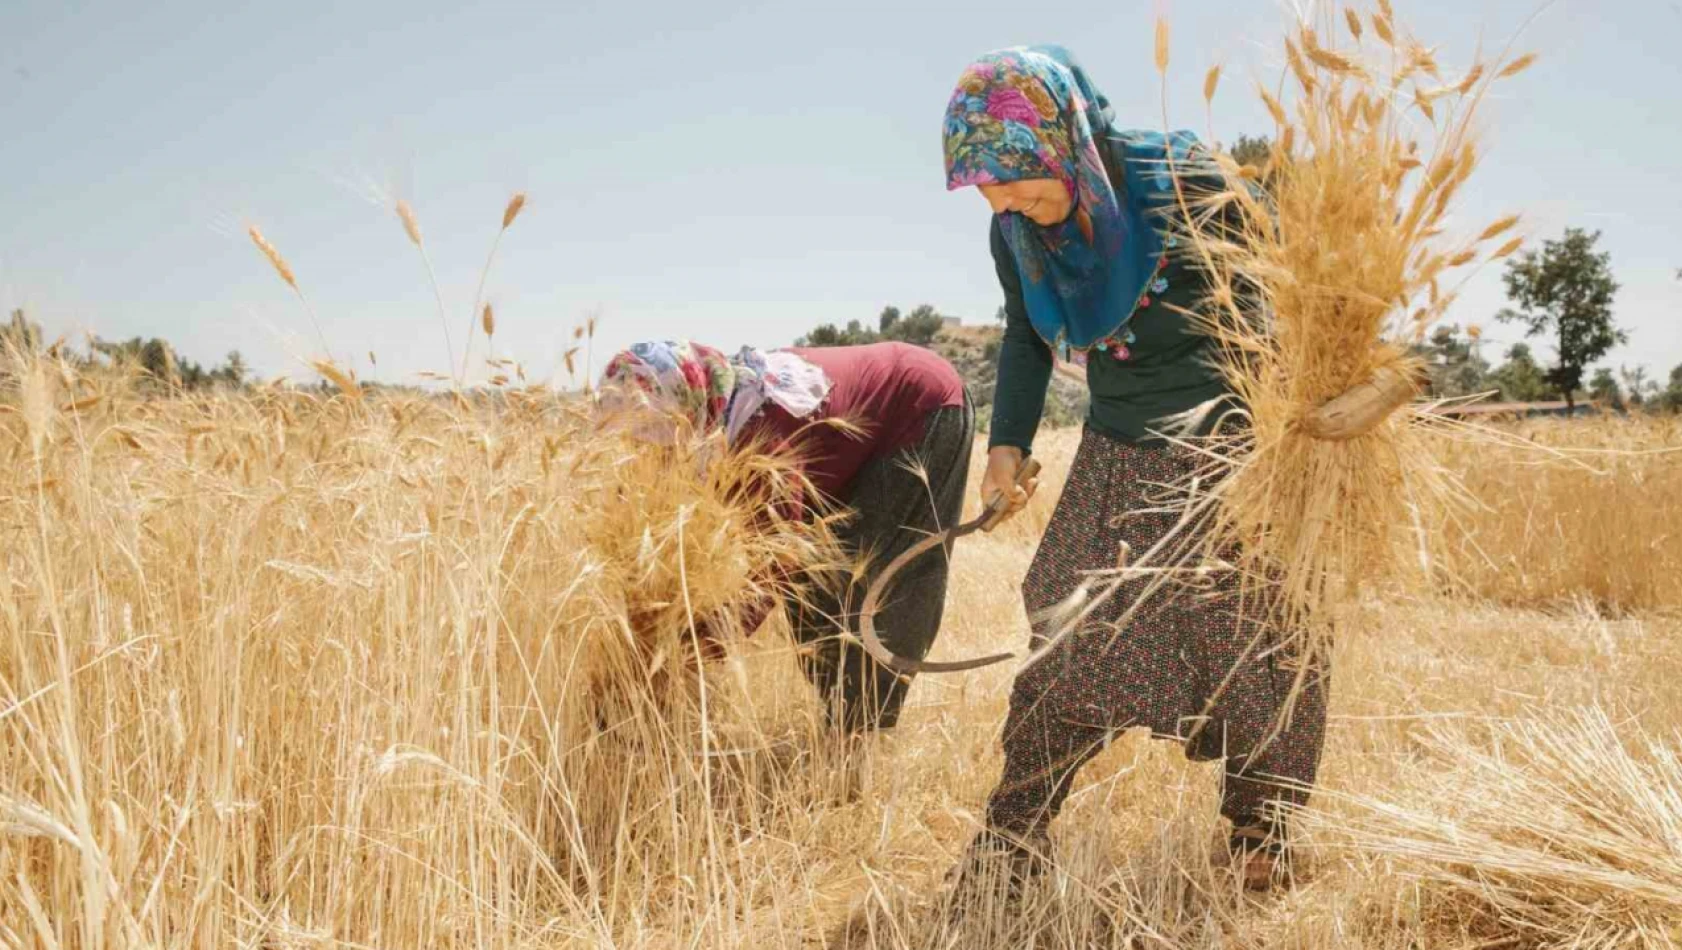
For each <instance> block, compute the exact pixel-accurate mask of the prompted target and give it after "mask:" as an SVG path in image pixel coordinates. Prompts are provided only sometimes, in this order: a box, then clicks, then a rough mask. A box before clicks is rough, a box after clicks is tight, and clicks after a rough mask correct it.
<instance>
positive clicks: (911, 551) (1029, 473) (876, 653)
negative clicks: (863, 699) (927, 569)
mask: <svg viewBox="0 0 1682 950" xmlns="http://www.w3.org/2000/svg"><path fill="white" fill-rule="evenodd" d="M1039 473H1040V463H1039V460H1038V459H1033V458H1029V459H1024V460H1023V462H1022V464H1021V465H1020V466H1018V467H1017V469H1016V484H1017V485H1018V486H1019V487H1022V488H1026V487H1027V484H1028V482H1029V480H1031V479H1032V478H1033V477H1034V476H1036V475H1038V474H1039ZM1009 507H1010V501H1009V499H1007V498H1006V497H1005V495H1004V493H1003V492H1001V493H1000V494H999V495H998V497H996V498H994V499H993V500H992V501H991V502H990V503H988V505H987V509H986V510H985V511H983V512H982V513H981V514H980V515H979V516H978V517H976V518H975V520H973V521H967V522H965V523H963V524H960V525H958V526H957V527H955V528H949V529H947V530H945V531H942V532H941V533H939V534H931V535H929V536H928V537H926V538H924V539H923V540H921V541H918V542H917V543H916V544H914V545H912V546H911V547H910V548H908V549H906V550H905V551H903V552H901V554H900V555H899V556H898V557H896V558H894V559H893V560H891V561H889V562H888V566H887V567H885V568H883V569H882V573H881V574H879V575H877V577H876V580H874V581H872V582H871V584H870V589H869V590H868V591H866V592H865V595H864V604H863V606H861V607H860V608H859V639H860V640H862V641H863V642H864V651H865V652H866V653H868V654H870V656H871V658H872V659H874V660H875V661H876V662H878V663H880V664H882V665H883V666H885V667H887V668H888V669H890V670H893V671H894V672H895V673H901V674H907V673H958V672H962V671H964V670H979V669H981V668H982V667H984V666H992V665H993V664H995V663H1003V662H1004V661H1005V660H1008V659H1011V658H1012V657H1014V656H1015V655H1016V654H1014V653H995V654H992V655H991V656H983V657H977V658H975V659H973V660H948V661H941V660H913V659H911V658H910V657H903V656H900V655H899V654H897V653H895V652H893V651H892V650H889V649H888V648H887V646H886V645H885V644H883V643H882V641H881V639H880V638H879V637H877V636H876V610H877V608H878V607H880V606H881V602H882V595H883V593H885V592H886V591H887V589H888V582H889V581H891V580H893V577H894V575H895V574H897V573H899V571H900V569H901V568H903V567H905V565H907V564H909V563H911V562H912V561H914V560H916V559H917V558H918V557H921V556H922V555H924V554H926V553H928V552H929V551H932V550H934V549H935V548H938V547H945V546H946V545H947V544H949V543H951V542H953V541H955V540H957V539H958V538H961V537H963V536H964V535H966V534H974V533H975V532H977V531H980V530H988V531H991V530H992V529H993V527H994V526H995V525H997V524H998V523H999V521H1000V520H1001V519H1003V518H1004V516H1005V512H1006V510H1007V509H1008V508H1009Z"/></svg>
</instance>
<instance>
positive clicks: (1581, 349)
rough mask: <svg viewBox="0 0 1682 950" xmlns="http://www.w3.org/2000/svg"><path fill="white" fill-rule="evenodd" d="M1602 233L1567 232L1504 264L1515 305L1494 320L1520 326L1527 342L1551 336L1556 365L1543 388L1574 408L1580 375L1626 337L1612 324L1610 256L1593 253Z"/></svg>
mask: <svg viewBox="0 0 1682 950" xmlns="http://www.w3.org/2000/svg"><path fill="white" fill-rule="evenodd" d="M1599 240H1600V232H1599V231H1595V232H1593V233H1590V232H1588V231H1584V230H1582V229H1581V228H1566V229H1565V235H1564V237H1562V238H1560V239H1559V240H1556V241H1547V242H1544V244H1543V247H1542V250H1540V251H1527V252H1525V253H1524V254H1523V255H1521V256H1519V257H1518V258H1516V259H1514V260H1511V261H1508V262H1507V272H1506V275H1505V280H1506V284H1507V296H1508V298H1510V299H1511V300H1512V301H1513V302H1514V303H1515V304H1516V305H1517V307H1516V308H1508V309H1505V310H1502V311H1501V312H1500V313H1498V314H1496V318H1497V319H1499V320H1501V321H1502V322H1505V323H1522V324H1524V325H1525V327H1526V333H1525V335H1526V336H1541V335H1542V334H1544V333H1552V334H1553V335H1554V337H1555V347H1556V349H1557V351H1558V354H1559V356H1558V361H1557V362H1556V363H1555V365H1554V366H1553V367H1552V368H1550V369H1549V370H1547V372H1546V373H1545V374H1544V378H1545V381H1546V383H1547V385H1548V386H1549V387H1550V388H1551V389H1552V390H1553V391H1555V392H1558V393H1559V394H1560V395H1561V396H1563V397H1564V399H1565V402H1566V405H1567V406H1568V407H1570V408H1573V409H1574V408H1575V406H1576V393H1577V391H1578V390H1579V389H1581V388H1582V387H1583V371H1584V369H1585V368H1587V367H1588V366H1589V365H1591V364H1593V363H1594V362H1596V361H1597V360H1599V359H1600V358H1601V357H1603V356H1605V355H1606V353H1607V352H1608V351H1609V350H1611V349H1612V347H1613V346H1615V345H1617V344H1620V343H1625V342H1628V336H1627V335H1626V334H1625V333H1624V331H1622V330H1620V329H1618V328H1617V326H1616V325H1615V324H1614V323H1613V321H1612V298H1613V296H1614V295H1615V294H1616V293H1617V291H1618V283H1617V281H1615V280H1613V279H1612V256H1611V255H1610V254H1609V253H1606V252H1599V253H1596V251H1595V244H1596V242H1598V241H1599Z"/></svg>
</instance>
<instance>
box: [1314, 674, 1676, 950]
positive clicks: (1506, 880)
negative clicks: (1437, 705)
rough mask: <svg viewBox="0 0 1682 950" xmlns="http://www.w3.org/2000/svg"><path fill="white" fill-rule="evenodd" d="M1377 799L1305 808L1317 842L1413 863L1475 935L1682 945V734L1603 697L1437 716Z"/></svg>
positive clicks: (1601, 945) (1450, 923) (1567, 947)
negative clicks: (1649, 724)
mask: <svg viewBox="0 0 1682 950" xmlns="http://www.w3.org/2000/svg"><path fill="white" fill-rule="evenodd" d="M1420 744H1421V746H1422V749H1423V751H1424V753H1425V755H1424V756H1423V757H1421V758H1418V759H1416V760H1415V764H1414V766H1413V767H1412V768H1411V769H1410V771H1409V774H1408V775H1406V776H1405V777H1403V779H1402V780H1400V781H1399V782H1398V785H1399V787H1398V788H1397V789H1396V790H1395V791H1394V792H1393V793H1392V795H1391V796H1390V797H1389V798H1387V800H1385V801H1379V800H1376V799H1372V798H1367V797H1361V796H1343V797H1342V798H1341V800H1340V802H1341V804H1343V805H1344V806H1347V807H1342V808H1336V809H1331V810H1326V811H1320V812H1312V813H1308V814H1307V816H1306V817H1307V820H1308V821H1309V823H1310V825H1311V826H1312V828H1313V830H1314V832H1315V833H1316V834H1317V835H1319V836H1321V838H1322V843H1323V844H1325V845H1327V846H1331V847H1337V846H1344V847H1350V848H1355V849H1358V850H1359V851H1360V852H1362V853H1363V854H1365V855H1380V856H1382V857H1384V858H1387V859H1389V860H1391V861H1393V862H1395V863H1397V864H1399V865H1401V866H1402V867H1404V868H1405V869H1406V870H1407V871H1408V872H1409V873H1411V874H1415V875H1418V876H1419V877H1420V878H1421V880H1422V882H1423V884H1424V887H1425V892H1426V897H1425V901H1424V903H1425V911H1426V913H1427V914H1428V915H1429V916H1431V917H1434V918H1437V919H1438V921H1439V923H1438V928H1439V929H1440V930H1442V931H1445V932H1455V931H1459V932H1462V933H1468V934H1471V935H1474V936H1481V937H1482V938H1485V941H1484V942H1482V943H1479V944H1478V945H1479V946H1488V947H1494V946H1502V947H1546V948H1560V950H1590V948H1592V950H1612V948H1626V947H1628V948H1647V947H1676V946H1682V745H1679V744H1678V741H1677V737H1676V736H1668V737H1666V736H1654V735H1648V734H1644V733H1642V732H1641V731H1640V730H1639V729H1638V728H1636V727H1634V726H1633V725H1631V724H1629V723H1624V722H1617V723H1615V722H1613V720H1612V719H1611V718H1610V717H1609V716H1608V714H1607V713H1606V712H1605V711H1603V710H1601V709H1598V708H1593V707H1591V708H1586V709H1579V710H1576V711H1566V712H1559V711H1556V712H1553V713H1550V714H1546V715H1543V716H1540V717H1538V718H1535V719H1527V720H1520V721H1516V722H1506V723H1499V724H1495V725H1491V726H1489V727H1487V728H1485V729H1467V728H1464V727H1460V728H1447V727H1441V726H1439V727H1436V728H1432V729H1429V730H1427V731H1426V732H1425V733H1424V735H1423V736H1422V737H1421V739H1420Z"/></svg>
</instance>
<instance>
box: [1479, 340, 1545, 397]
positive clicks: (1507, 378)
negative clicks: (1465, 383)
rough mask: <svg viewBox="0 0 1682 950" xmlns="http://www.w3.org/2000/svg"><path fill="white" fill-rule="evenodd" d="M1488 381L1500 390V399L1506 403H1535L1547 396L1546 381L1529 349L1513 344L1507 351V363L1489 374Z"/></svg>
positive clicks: (1519, 344) (1522, 345)
mask: <svg viewBox="0 0 1682 950" xmlns="http://www.w3.org/2000/svg"><path fill="white" fill-rule="evenodd" d="M1489 378H1490V381H1491V382H1493V383H1494V384H1495V386H1496V388H1497V389H1499V390H1501V398H1502V399H1504V400H1506V401H1508V402H1536V401H1538V400H1541V399H1546V398H1547V396H1548V380H1547V376H1546V374H1545V373H1543V372H1542V367H1541V366H1539V365H1537V363H1536V358H1535V357H1534V356H1532V355H1530V347H1529V345H1527V344H1524V343H1514V344H1513V345H1512V348H1511V349H1509V350H1507V362H1505V363H1502V364H1501V366H1500V367H1499V368H1497V369H1496V370H1495V372H1493V373H1491V374H1489Z"/></svg>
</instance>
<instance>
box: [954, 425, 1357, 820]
mask: <svg viewBox="0 0 1682 950" xmlns="http://www.w3.org/2000/svg"><path fill="white" fill-rule="evenodd" d="M1197 464H1198V460H1197V457H1196V456H1195V455H1194V454H1193V453H1192V452H1190V451H1188V450H1185V449H1183V448H1175V447H1171V446H1169V445H1166V444H1162V443H1155V444H1150V443H1144V444H1141V443H1130V442H1123V441H1120V440H1116V439H1113V438H1110V437H1108V436H1105V435H1103V434H1100V433H1097V432H1094V431H1092V430H1090V429H1089V430H1087V432H1086V434H1085V435H1084V436H1083V437H1082V440H1081V445H1080V450H1079V452H1078V454H1077V455H1076V457H1075V461H1074V464H1073V467H1072V468H1071V470H1070V473H1069V479H1068V482H1067V485H1066V487H1065V488H1064V490H1063V495H1062V498H1061V499H1060V500H1059V502H1058V504H1057V510H1056V512H1055V513H1054V514H1053V516H1052V520H1051V523H1050V525H1049V526H1048V527H1047V529H1046V534H1045V537H1044V538H1043V539H1042V540H1041V542H1040V546H1039V550H1038V552H1037V553H1036V554H1035V556H1034V561H1033V564H1032V566H1031V567H1030V568H1029V571H1028V576H1027V579H1026V581H1025V582H1024V584H1023V600H1024V603H1025V604H1026V606H1027V608H1028V614H1029V617H1030V618H1039V619H1038V622H1037V623H1036V624H1035V636H1036V637H1045V636H1049V635H1051V634H1053V633H1055V628H1056V627H1057V626H1059V625H1060V623H1061V622H1066V621H1064V618H1063V617H1059V616H1056V614H1057V613H1058V610H1057V608H1058V607H1059V605H1065V606H1066V605H1067V604H1068V600H1069V598H1070V597H1071V595H1074V594H1076V593H1077V588H1079V587H1080V586H1081V584H1082V582H1083V580H1086V577H1087V576H1086V575H1085V574H1084V573H1083V572H1087V571H1094V570H1104V569H1108V568H1114V567H1115V566H1116V563H1117V557H1118V553H1119V551H1120V547H1121V544H1122V543H1123V542H1125V543H1126V544H1127V545H1128V547H1129V548H1130V549H1131V551H1132V554H1133V556H1135V557H1138V556H1140V555H1142V554H1143V553H1144V552H1146V551H1148V550H1149V549H1150V548H1151V547H1152V546H1153V545H1155V544H1156V543H1157V541H1158V540H1160V539H1161V538H1162V537H1163V536H1164V535H1165V534H1168V533H1170V532H1171V531H1172V529H1173V527H1174V525H1175V523H1176V520H1177V514H1176V513H1175V512H1173V511H1169V510H1164V505H1163V500H1164V496H1165V495H1166V494H1167V493H1166V492H1165V491H1164V487H1165V486H1167V485H1170V484H1175V483H1178V482H1180V481H1182V480H1184V479H1187V478H1188V477H1189V476H1190V475H1192V474H1193V472H1194V470H1195V469H1196V467H1197ZM1210 580H1211V583H1210V584H1209V585H1207V586H1205V587H1203V588H1202V589H1196V588H1186V589H1175V588H1167V589H1163V590H1158V591H1156V592H1155V593H1153V594H1151V595H1150V596H1149V597H1148V598H1146V600H1145V601H1144V602H1143V604H1142V605H1140V606H1139V608H1138V609H1137V610H1136V611H1135V612H1134V613H1133V615H1132V616H1131V617H1126V616H1125V614H1126V612H1127V611H1128V609H1129V608H1130V607H1132V606H1134V602H1135V601H1136V600H1138V598H1139V596H1140V594H1141V593H1142V592H1143V590H1144V588H1145V586H1146V584H1147V583H1148V581H1147V580H1145V579H1139V580H1132V581H1128V582H1127V583H1126V584H1125V585H1123V586H1122V587H1121V588H1120V589H1119V590H1118V591H1117V593H1116V595H1115V596H1114V597H1113V598H1111V599H1110V600H1109V601H1107V602H1106V603H1104V604H1103V606H1102V607H1100V608H1099V609H1097V610H1096V611H1094V612H1093V613H1092V614H1091V615H1090V616H1089V617H1088V618H1087V619H1086V620H1085V621H1084V622H1082V623H1081V624H1080V625H1079V627H1078V629H1076V630H1073V631H1071V633H1070V634H1069V635H1068V636H1065V637H1063V638H1062V639H1061V640H1060V641H1059V642H1058V644H1057V645H1056V646H1055V647H1054V648H1053V649H1052V650H1051V652H1049V653H1048V654H1047V655H1046V656H1044V657H1043V658H1042V659H1041V660H1040V661H1039V662H1038V663H1037V664H1035V665H1034V666H1031V667H1029V668H1028V669H1026V670H1025V671H1023V672H1022V673H1021V674H1020V675H1019V676H1018V677H1017V679H1016V683H1015V686H1014V688H1013V689H1012V691H1011V696H1010V713H1009V716H1008V719H1007V721H1006V723H1005V729H1004V756H1005V764H1004V773H1003V776H1002V777H1001V779H1000V781H999V784H998V786H997V788H995V789H994V791H993V794H992V796H991V798H990V799H989V801H988V805H987V820H988V824H989V826H990V827H992V828H993V829H996V830H999V831H1005V832H1008V833H1010V834H1012V835H1016V836H1024V837H1025V836H1029V835H1035V834H1039V833H1043V831H1044V829H1045V827H1046V825H1047V824H1049V823H1050V822H1051V820H1052V819H1053V818H1054V817H1056V815H1057V813H1058V811H1059V810H1060V809H1061V808H1062V806H1063V802H1064V799H1065V798H1067V796H1068V794H1069V791H1070V788H1071V786H1072V784H1073V782H1074V779H1075V773H1076V772H1077V771H1079V769H1080V767H1081V766H1082V765H1084V764H1086V763H1087V762H1088V761H1090V760H1091V759H1092V757H1093V756H1095V755H1097V754H1098V753H1099V752H1100V751H1102V750H1103V748H1104V747H1105V745H1107V744H1108V743H1109V741H1110V740H1111V739H1112V738H1114V737H1115V736H1116V735H1118V734H1119V733H1121V732H1122V731H1124V730H1127V729H1131V728H1136V727H1142V728H1145V729H1149V730H1150V731H1151V733H1152V734H1154V735H1156V736H1158V737H1161V738H1169V739H1175V740H1178V741H1180V742H1181V743H1182V744H1183V745H1184V747H1185V750H1186V752H1187V754H1188V755H1190V756H1191V757H1192V758H1194V759H1197V760H1203V761H1207V760H1214V759H1224V761H1225V769H1224V775H1225V780H1224V782H1223V786H1222V795H1221V811H1222V813H1223V814H1224V815H1225V816H1226V817H1227V818H1229V819H1231V820H1232V822H1233V824H1234V826H1235V827H1245V826H1255V825H1262V824H1264V822H1265V818H1266V817H1267V815H1266V814H1265V813H1266V812H1267V811H1269V810H1268V809H1267V808H1266V805H1267V803H1268V802H1270V801H1279V802H1284V803H1288V804H1292V805H1301V804H1303V803H1305V802H1306V801H1307V798H1308V793H1309V788H1310V786H1312V784H1313V782H1314V777H1315V772H1316V770H1317V769H1318V767H1319V762H1320V750H1321V746H1322V745H1323V744H1324V741H1325V729H1326V691H1327V686H1328V684H1327V682H1326V679H1325V677H1324V675H1323V672H1319V671H1317V672H1316V673H1315V674H1314V675H1312V676H1309V677H1307V678H1306V680H1305V688H1304V690H1303V692H1302V693H1301V694H1300V695H1299V697H1298V699H1297V701H1296V703H1295V706H1294V708H1293V710H1292V713H1291V715H1290V716H1289V717H1288V718H1285V717H1283V716H1282V715H1281V714H1282V712H1283V710H1284V708H1285V705H1286V697H1287V696H1288V694H1289V692H1290V690H1291V687H1292V685H1293V682H1294V681H1295V679H1296V676H1297V669H1296V666H1295V664H1293V663H1291V662H1290V661H1289V659H1288V657H1286V656H1284V655H1282V653H1281V651H1280V650H1278V649H1276V648H1275V645H1274V644H1273V642H1272V641H1271V639H1270V637H1269V635H1268V633H1267V627H1266V626H1265V625H1264V624H1262V623H1261V622H1260V621H1258V620H1255V619H1251V618H1252V617H1254V616H1255V615H1256V614H1258V613H1259V611H1257V610H1256V609H1254V607H1253V606H1250V608H1249V609H1241V607H1243V606H1248V605H1241V604H1240V596H1239V594H1240V591H1239V580H1238V578H1237V576H1236V574H1235V573H1233V572H1226V573H1224V574H1222V573H1217V574H1215V575H1213V576H1212V577H1211V579H1210ZM1048 613H1049V614H1052V616H1047V614H1048ZM1066 613H1067V611H1066V610H1065V611H1064V614H1065V616H1066Z"/></svg>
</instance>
